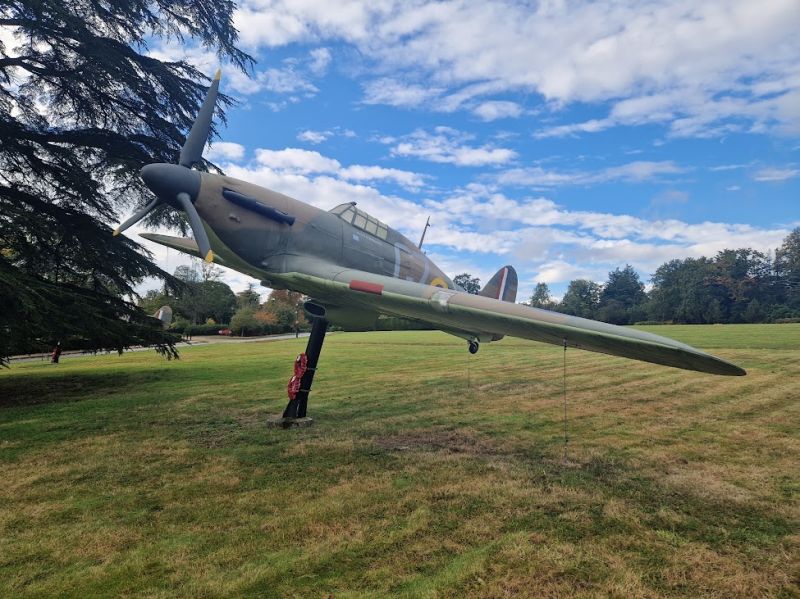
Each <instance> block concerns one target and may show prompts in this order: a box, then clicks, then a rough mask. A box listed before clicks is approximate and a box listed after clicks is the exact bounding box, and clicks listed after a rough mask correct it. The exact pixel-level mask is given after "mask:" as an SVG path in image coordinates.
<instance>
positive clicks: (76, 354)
mask: <svg viewBox="0 0 800 599" xmlns="http://www.w3.org/2000/svg"><path fill="white" fill-rule="evenodd" d="M309 334H310V333H300V337H301V338H302V337H308V336H309ZM287 339H295V334H294V333H287V334H285V335H264V336H262V337H227V336H225V335H196V336H194V337H193V338H192V340H191V341H188V342H186V341H181V342H180V343H176V346H177V347H179V348H180V347H191V346H193V345H205V344H207V343H255V342H257V341H264V342H270V341H285V340H287ZM134 351H153V348H152V347H131V348H130V349H126V350H125V353H127V352H134ZM115 353H116V352H114V351H111V352H97V354H93V353H91V352H81V351H73V352H64V353H62V354H61V359H62V360H63V359H64V358H84V357H87V356H94V355H103V354H106V355H110V354H115ZM49 361H50V354H49V353H46V354H28V355H25V356H11V363H12V364H17V363H20V362H49Z"/></svg>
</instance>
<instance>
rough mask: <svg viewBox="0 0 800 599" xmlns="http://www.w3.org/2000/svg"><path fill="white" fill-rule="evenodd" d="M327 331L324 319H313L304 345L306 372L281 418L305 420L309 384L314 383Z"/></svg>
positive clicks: (309, 389)
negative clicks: (306, 343)
mask: <svg viewBox="0 0 800 599" xmlns="http://www.w3.org/2000/svg"><path fill="white" fill-rule="evenodd" d="M327 330H328V321H327V320H325V319H324V318H314V319H313V320H312V324H311V336H310V337H309V338H308V345H306V358H307V359H308V362H307V363H306V364H307V365H306V372H305V374H304V375H303V378H302V379H301V380H300V390H299V391H298V392H297V395H296V396H295V398H294V399H293V400H291V401H290V402H289V403H288V405H287V406H286V409H285V410H284V411H283V418H305V417H306V407H307V406H308V394H309V393H310V392H311V383H312V382H313V381H314V373H315V372H316V371H317V362H318V361H319V354H320V352H322V342H323V341H325V333H326V332H327Z"/></svg>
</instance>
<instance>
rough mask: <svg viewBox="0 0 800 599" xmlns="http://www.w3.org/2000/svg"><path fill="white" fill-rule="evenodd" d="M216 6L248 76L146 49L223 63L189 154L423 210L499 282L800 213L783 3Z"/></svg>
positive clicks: (564, 273) (482, 274)
mask: <svg viewBox="0 0 800 599" xmlns="http://www.w3.org/2000/svg"><path fill="white" fill-rule="evenodd" d="M234 22H235V25H236V27H237V29H238V30H239V36H240V38H239V39H240V46H241V47H242V49H244V50H245V51H247V52H249V53H250V54H251V55H252V56H253V57H254V58H255V59H256V61H257V62H256V64H255V66H254V68H253V70H252V72H250V73H248V74H244V73H242V72H240V71H237V70H236V69H235V68H234V67H232V66H230V65H226V64H224V62H223V63H220V60H219V58H218V57H217V56H215V55H214V54H213V53H212V52H209V51H208V50H207V49H204V48H201V47H196V46H191V45H179V44H177V43H175V42H174V41H173V42H169V41H167V42H158V43H156V44H155V45H153V46H152V47H151V48H150V49H149V52H150V53H151V54H152V55H153V56H156V57H158V58H164V59H173V60H174V59H177V58H185V59H187V60H189V61H190V62H192V63H193V64H195V65H197V66H198V67H199V68H200V69H201V70H202V71H203V72H206V73H207V74H208V75H209V76H212V75H213V73H214V71H215V70H216V68H217V67H218V66H221V67H222V68H223V77H222V85H221V90H222V91H223V92H224V93H226V94H229V95H231V96H232V97H234V98H235V99H236V100H237V102H238V104H237V105H236V106H235V107H233V108H231V109H229V110H228V111H227V117H228V122H227V125H226V126H224V127H219V132H220V138H219V139H215V140H213V143H212V145H211V146H210V147H209V148H207V151H206V154H205V156H206V157H207V158H209V159H211V160H212V161H214V162H215V163H216V164H218V165H219V166H220V167H221V168H222V169H223V170H224V171H225V172H226V174H228V175H231V176H234V177H237V178H240V179H244V180H246V181H250V182H253V183H257V184H259V185H262V186H265V187H268V188H270V189H274V190H276V191H280V192H282V193H285V194H287V195H290V196H292V197H294V198H297V199H299V200H302V201H304V202H308V203H310V204H313V205H315V206H318V207H320V208H323V209H330V208H332V207H334V206H336V205H337V204H340V203H342V202H347V201H352V200H355V201H357V202H358V206H359V207H360V208H361V209H363V210H365V211H367V212H369V213H371V214H373V215H374V216H376V217H377V218H379V219H380V220H383V221H385V222H386V223H388V224H389V225H390V226H392V227H394V228H396V229H398V230H399V231H401V232H402V233H404V234H405V235H406V236H407V237H409V238H410V239H411V240H413V241H417V240H418V239H419V236H420V234H421V232H422V228H423V226H424V223H425V220H426V218H427V217H428V216H430V219H431V225H432V226H431V228H430V229H429V231H428V234H427V236H426V238H425V246H424V249H425V251H426V252H427V254H428V256H429V257H430V258H431V259H432V260H433V261H434V262H436V263H437V264H438V265H439V266H440V267H441V268H442V269H443V270H444V271H445V272H446V273H448V274H449V275H450V276H454V275H456V274H459V273H462V272H468V273H471V274H472V275H473V276H477V277H479V278H480V279H481V281H482V282H484V283H485V282H487V281H488V280H489V278H490V277H491V276H492V274H493V273H494V272H495V271H496V270H497V269H499V268H500V267H502V266H503V265H505V264H511V265H513V266H514V267H515V268H516V270H517V272H518V274H519V293H518V301H521V300H523V299H525V298H527V297H529V296H530V294H531V292H532V289H533V287H534V286H535V284H536V283H537V282H544V283H547V284H548V286H549V287H550V289H551V291H552V293H553V295H554V296H556V297H558V296H561V295H563V293H564V291H565V289H566V286H567V284H568V283H569V281H570V280H572V279H576V278H586V279H590V280H594V281H597V282H601V283H602V282H604V281H605V280H606V278H607V276H608V272H609V271H611V270H614V269H616V268H622V267H624V266H625V265H626V264H631V265H632V266H633V267H634V268H635V269H636V270H637V271H638V272H639V274H640V276H641V277H642V280H643V281H644V282H648V281H649V279H650V277H651V275H652V274H653V273H654V272H655V270H656V268H657V267H658V266H659V265H660V264H662V263H664V262H666V261H668V260H671V259H675V258H686V257H699V256H709V257H710V256H713V255H714V254H715V253H716V252H718V251H720V250H722V249H724V248H739V247H750V248H754V249H756V250H760V251H763V252H767V251H770V250H774V249H775V248H776V247H778V246H779V245H780V243H781V241H782V239H783V238H784V237H785V236H786V235H787V234H788V233H789V232H790V231H791V230H792V229H793V228H794V227H797V226H800V210H799V208H800V35H798V33H797V32H798V31H800V2H798V1H797V0H761V1H759V2H753V1H752V0H729V1H714V2H697V1H696V0H691V1H682V0H676V1H667V2H664V1H658V0H655V1H647V2H642V1H611V2H570V1H561V0H543V1H541V2H512V1H506V2H499V1H496V2H486V1H470V2H467V1H461V2H459V1H456V2H421V1H415V0H402V1H393V0H370V1H355V0H341V1H338V2H330V1H327V0H326V1H323V0H274V1H273V0H246V1H241V2H240V3H239V7H238V9H237V10H236V14H235V19H234ZM121 216H127V215H121ZM143 230H144V228H142V227H140V226H137V227H135V228H133V229H131V230H130V233H129V234H130V235H131V236H133V237H134V238H136V239H137V240H138V241H143V240H141V238H138V237H137V236H136V235H135V233H137V232H141V231H143ZM143 244H144V245H146V247H148V249H151V250H152V251H153V252H154V254H155V256H156V259H157V260H158V262H159V264H160V265H161V266H162V267H164V268H166V269H168V270H170V271H173V270H174V269H175V267H176V266H178V265H179V264H183V263H187V262H188V260H187V259H185V257H184V256H182V255H180V254H178V252H176V251H174V250H167V249H166V248H162V247H160V246H156V245H155V244H151V243H149V242H144V243H143ZM223 280H225V281H226V282H228V283H229V284H230V285H231V287H232V288H233V289H234V290H235V291H238V290H240V289H242V288H244V287H245V286H246V285H247V284H248V282H251V281H252V280H251V279H249V278H248V277H246V276H244V275H240V274H238V273H235V272H233V271H228V270H226V271H225V274H224V275H223ZM144 287H145V288H146V287H147V285H145V286H144ZM150 287H155V284H152V283H151V284H150ZM264 291H266V290H264Z"/></svg>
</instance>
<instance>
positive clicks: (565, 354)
mask: <svg viewBox="0 0 800 599" xmlns="http://www.w3.org/2000/svg"><path fill="white" fill-rule="evenodd" d="M563 391H564V465H566V464H567V443H568V442H569V437H568V436H567V338H566V337H564V377H563Z"/></svg>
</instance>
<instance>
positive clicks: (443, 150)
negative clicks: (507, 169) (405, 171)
mask: <svg viewBox="0 0 800 599" xmlns="http://www.w3.org/2000/svg"><path fill="white" fill-rule="evenodd" d="M470 139H472V137H471V136H469V135H466V134H464V133H461V132H459V131H456V130H455V129H451V128H449V127H436V128H435V129H434V133H428V132H426V131H423V130H422V129H418V130H416V131H414V132H413V133H411V134H410V135H407V136H405V137H403V138H402V139H401V140H400V141H399V143H397V144H396V145H395V146H394V147H392V149H391V152H392V155H393V156H412V157H415V158H420V159H422V160H428V161H430V162H439V163H446V164H455V165H458V166H485V165H497V164H505V163H507V162H510V161H511V160H513V159H514V158H515V157H516V156H517V153H516V152H515V151H514V150H510V149H508V148H495V147H492V146H488V145H484V146H479V147H475V146H470V145H467V143H466V142H467V141H468V140H470ZM390 143H392V142H390Z"/></svg>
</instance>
